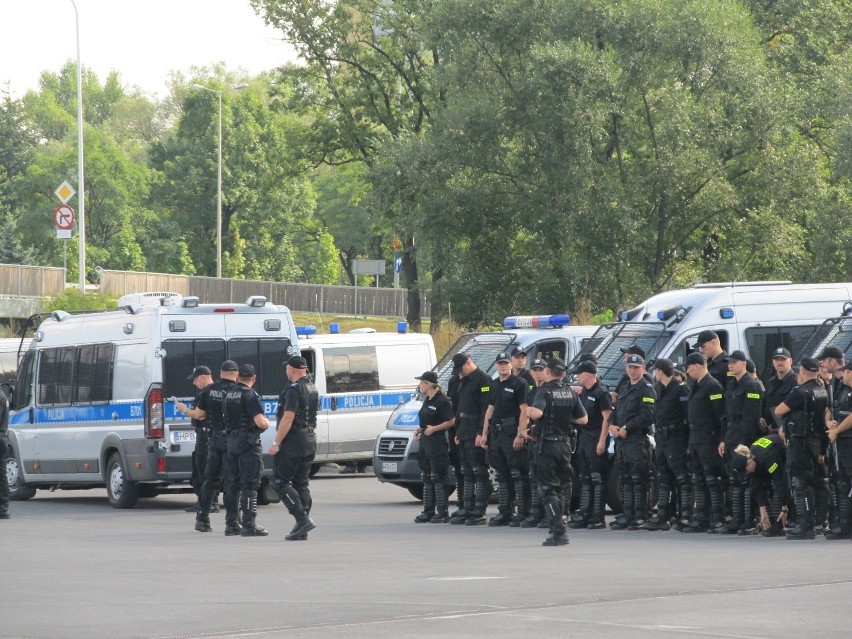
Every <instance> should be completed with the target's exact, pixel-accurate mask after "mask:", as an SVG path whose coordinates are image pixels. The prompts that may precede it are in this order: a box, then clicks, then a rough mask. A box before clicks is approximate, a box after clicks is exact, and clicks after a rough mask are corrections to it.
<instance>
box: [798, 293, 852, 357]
mask: <svg viewBox="0 0 852 639" xmlns="http://www.w3.org/2000/svg"><path fill="white" fill-rule="evenodd" d="M829 347H833V348H839V349H840V351H841V352H842V353H843V354H844V357H845V358H846V361H847V362H850V361H852V302H847V303H846V304H844V305H843V313H842V314H841V315H840V316H838V317H831V318H829V319H827V320H825V321H824V322H823V323H822V324H821V325H820V326H819V327H818V328H817V330H816V332H814V334H813V336H812V337H811V339H810V340H809V341H808V343H807V344H805V346H804V347H803V348H802V351H801V352H800V353H799V354H798V355H797V356H796V361H797V363H798V361H799V360H801V359H802V358H803V357H813V358H819V356H820V355H821V354H822V352H823V351H824V350H825V349H826V348H829Z"/></svg>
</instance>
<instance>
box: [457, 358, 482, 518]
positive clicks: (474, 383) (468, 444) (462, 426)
mask: <svg viewBox="0 0 852 639" xmlns="http://www.w3.org/2000/svg"><path fill="white" fill-rule="evenodd" d="M453 366H455V367H456V369H458V371H459V375H460V377H461V380H460V381H459V387H458V388H459V390H458V393H459V403H458V406H457V407H456V442H457V443H458V444H459V446H460V447H461V454H460V456H461V464H462V474H463V475H464V511H462V512H461V513H459V514H458V515H457V516H456V517H453V518H452V519H451V520H450V523H451V524H456V525H458V524H467V525H468V526H478V525H481V524H484V523H485V510H486V508H487V507H488V497H489V496H490V495H491V478H490V477H489V476H488V462H487V460H486V452H485V450H486V447H487V443H483V442H482V428H483V420H484V418H485V411H486V410H488V396H489V394H490V392H491V378H490V377H488V375H486V374H485V373H484V372H483V371H482V369H480V368H479V367H478V366H477V365H476V364H474V363H473V360H471V359H470V356H469V355H468V354H467V353H456V354H455V355H453Z"/></svg>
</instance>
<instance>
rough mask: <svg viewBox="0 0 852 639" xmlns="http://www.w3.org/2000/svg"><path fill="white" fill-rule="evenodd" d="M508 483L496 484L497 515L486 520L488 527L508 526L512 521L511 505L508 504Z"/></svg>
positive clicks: (509, 496)
mask: <svg viewBox="0 0 852 639" xmlns="http://www.w3.org/2000/svg"><path fill="white" fill-rule="evenodd" d="M510 498H511V495H510V494H509V482H500V483H499V484H497V503H498V506H497V514H496V515H494V516H493V517H492V518H491V519H489V520H488V525H489V526H492V527H494V526H508V525H509V524H510V523H511V521H512V504H511V502H510Z"/></svg>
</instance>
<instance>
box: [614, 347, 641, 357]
mask: <svg viewBox="0 0 852 639" xmlns="http://www.w3.org/2000/svg"><path fill="white" fill-rule="evenodd" d="M619 350H620V351H621V352H622V353H624V354H625V355H638V356H639V357H641V358H642V359H644V358H645V349H644V348H642V347H641V346H639V344H631V345H630V346H628V347H627V348H620V349H619Z"/></svg>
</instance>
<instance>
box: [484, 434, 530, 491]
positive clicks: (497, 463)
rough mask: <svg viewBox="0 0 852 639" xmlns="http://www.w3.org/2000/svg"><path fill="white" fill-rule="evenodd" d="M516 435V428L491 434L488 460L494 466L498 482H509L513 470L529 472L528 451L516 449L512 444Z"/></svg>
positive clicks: (523, 472)
mask: <svg viewBox="0 0 852 639" xmlns="http://www.w3.org/2000/svg"><path fill="white" fill-rule="evenodd" d="M515 435H517V431H515V430H514V429H512V430H508V429H504V430H501V431H499V432H497V433H491V435H490V439H489V441H488V462H489V463H490V464H491V467H492V468H494V473H495V474H496V476H497V483H508V482H509V481H510V480H511V477H512V471H513V470H520V471H521V473H522V474H527V473H529V462H528V460H527V452H526V451H525V450H523V449H521V450H515V448H514V446H513V445H512V444H513V443H514V441H515Z"/></svg>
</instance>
